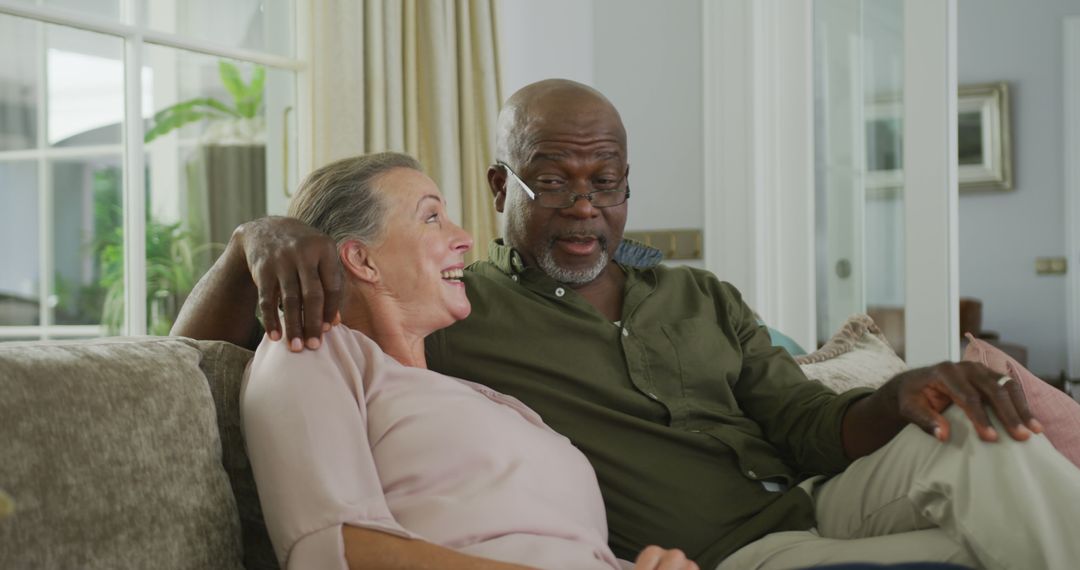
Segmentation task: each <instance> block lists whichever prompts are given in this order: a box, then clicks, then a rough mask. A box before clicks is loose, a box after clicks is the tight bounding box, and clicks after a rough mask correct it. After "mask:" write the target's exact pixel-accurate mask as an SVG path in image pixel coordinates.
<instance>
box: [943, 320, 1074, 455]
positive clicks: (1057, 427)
mask: <svg viewBox="0 0 1080 570" xmlns="http://www.w3.org/2000/svg"><path fill="white" fill-rule="evenodd" d="M967 337H968V340H969V341H970V342H969V344H968V346H967V349H965V350H964V360H967V361H970V362H978V363H980V364H982V365H984V366H986V367H987V368H989V369H990V370H993V371H994V372H998V373H1000V374H1008V375H1009V376H1011V377H1013V379H1015V380H1018V381H1019V382H1020V386H1021V387H1022V388H1023V389H1024V395H1025V396H1027V401H1028V406H1029V407H1030V408H1031V413H1032V414H1033V415H1034V416H1035V418H1036V419H1038V420H1039V422H1041V423H1042V425H1043V428H1044V429H1045V432H1044V433H1045V435H1046V438H1047V439H1049V440H1050V443H1052V444H1053V445H1054V447H1056V448H1057V450H1058V451H1060V452H1061V454H1062V455H1064V456H1065V457H1066V458H1067V459H1068V460H1069V461H1072V462H1073V463H1074V464H1075V465H1076V466H1077V467H1080V404H1078V403H1077V402H1076V400H1073V399H1072V398H1070V397H1069V396H1068V394H1066V393H1064V392H1062V391H1061V390H1058V389H1057V388H1054V387H1053V386H1051V385H1049V384H1047V383H1046V382H1043V381H1042V379H1040V378H1039V377H1038V376H1035V375H1034V374H1032V373H1031V372H1028V371H1027V369H1026V368H1024V367H1023V366H1020V363H1019V362H1017V361H1016V360H1014V359H1013V358H1012V357H1011V356H1009V355H1007V354H1005V353H1004V352H1002V351H1001V350H999V349H998V348H996V347H994V346H993V345H991V344H990V343H987V342H985V341H982V340H979V339H977V338H975V337H973V336H971V334H970V333H968V335H967Z"/></svg>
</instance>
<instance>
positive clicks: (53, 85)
mask: <svg viewBox="0 0 1080 570" xmlns="http://www.w3.org/2000/svg"><path fill="white" fill-rule="evenodd" d="M46 30H47V32H46V33H47V39H48V51H47V61H48V67H47V69H48V85H49V91H48V95H49V99H48V109H49V118H48V121H49V144H50V145H53V146H61V147H71V146H93V145H104V144H120V141H121V138H120V133H121V131H122V124H123V118H124V42H123V40H121V39H120V38H116V37H113V36H106V35H101V34H95V33H92V32H84V31H82V30H74V29H71V28H65V27H62V26H48V27H47V28H46Z"/></svg>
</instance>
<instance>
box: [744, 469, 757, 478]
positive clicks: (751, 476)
mask: <svg viewBox="0 0 1080 570" xmlns="http://www.w3.org/2000/svg"><path fill="white" fill-rule="evenodd" d="M746 476H747V477H749V478H751V479H757V473H754V470H753V469H751V470H749V471H747V472H746Z"/></svg>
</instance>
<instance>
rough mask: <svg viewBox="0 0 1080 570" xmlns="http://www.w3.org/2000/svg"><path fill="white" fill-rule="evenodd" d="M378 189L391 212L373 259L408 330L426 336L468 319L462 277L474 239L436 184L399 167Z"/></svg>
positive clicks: (467, 301) (372, 252)
mask: <svg viewBox="0 0 1080 570" xmlns="http://www.w3.org/2000/svg"><path fill="white" fill-rule="evenodd" d="M376 187H377V188H378V191H380V192H382V193H383V199H384V200H385V201H386V205H387V207H388V208H387V214H386V220H385V224H386V225H385V230H384V234H383V239H382V241H381V243H379V245H378V246H377V247H374V248H372V250H371V257H372V259H373V261H374V262H375V263H376V266H377V267H378V269H379V273H380V277H381V281H382V285H383V286H384V287H385V288H386V290H387V291H389V293H390V294H391V295H392V296H393V297H394V298H395V299H397V301H398V305H399V306H400V307H402V309H403V312H404V313H405V315H404V316H405V318H406V325H407V326H408V327H409V328H413V329H417V330H420V331H422V332H423V333H424V334H427V333H429V332H431V331H435V330H438V329H440V328H443V327H447V326H450V325H451V324H453V323H454V322H455V321H458V320H461V319H464V318H465V317H467V316H469V311H470V310H471V308H472V307H471V306H470V305H469V299H468V297H466V296H465V283H464V282H463V281H462V280H461V278H462V270H464V268H465V260H464V255H465V252H467V251H469V249H471V248H472V237H471V236H470V235H469V234H468V232H466V231H465V230H463V229H461V227H459V226H458V225H457V224H455V223H454V222H453V221H452V220H450V218H449V217H448V216H447V215H446V203H445V202H444V201H443V197H442V194H441V193H440V192H439V188H438V187H437V186H436V185H435V182H434V181H432V180H431V179H430V178H428V177H427V176H425V175H424V174H423V173H421V172H417V171H415V170H412V169H411V168H395V169H393V170H391V171H389V172H387V173H386V174H384V175H383V176H382V177H381V178H380V179H379V180H378V181H377V182H376Z"/></svg>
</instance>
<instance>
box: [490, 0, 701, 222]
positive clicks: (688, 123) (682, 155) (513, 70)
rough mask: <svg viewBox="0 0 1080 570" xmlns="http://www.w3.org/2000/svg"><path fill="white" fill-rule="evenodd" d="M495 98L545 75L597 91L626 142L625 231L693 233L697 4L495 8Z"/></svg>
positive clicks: (514, 3) (507, 4) (693, 0)
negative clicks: (498, 89)
mask: <svg viewBox="0 0 1080 570" xmlns="http://www.w3.org/2000/svg"><path fill="white" fill-rule="evenodd" d="M498 18H499V31H500V35H499V41H500V45H499V47H500V50H501V51H500V53H499V63H500V66H501V67H502V77H501V82H500V83H501V85H502V95H503V98H504V99H505V98H506V97H509V96H510V94H512V93H513V92H514V91H515V90H517V89H519V88H520V87H522V86H524V85H526V84H528V83H531V82H533V81H537V80H540V79H545V78H549V77H563V78H567V79H573V80H575V81H580V82H582V83H586V84H588V85H592V86H593V87H596V88H597V89H599V90H600V91H602V92H603V93H604V94H605V95H606V96H607V97H608V98H609V99H611V101H612V102H613V103H614V104H615V106H616V108H618V110H619V112H620V113H621V114H622V118H623V122H624V123H625V125H626V129H627V133H628V136H629V146H630V149H629V153H630V162H631V168H630V187H631V189H632V191H633V192H632V197H631V199H630V209H629V218H628V220H627V229H632V230H648V229H678V228H701V227H702V225H703V224H704V216H703V214H702V205H703V201H702V185H703V174H702V173H703V167H702V161H703V160H704V157H703V156H702V150H701V143H702V136H703V134H702V124H701V123H702V99H701V97H702V95H701V93H702V80H701V53H702V52H701V2H700V1H698V0H671V1H668V2H658V1H655V0H503V1H502V2H501V3H500V4H499V5H498Z"/></svg>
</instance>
